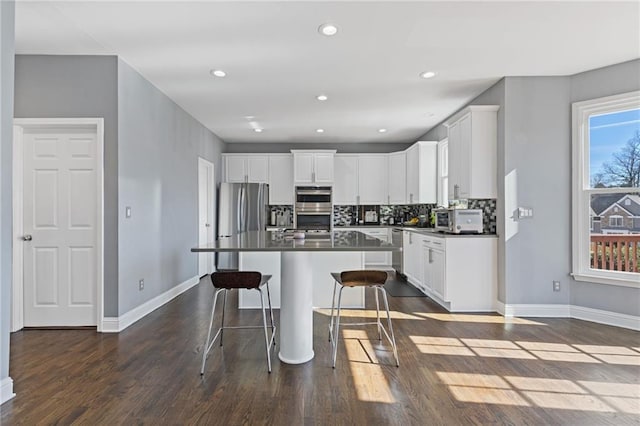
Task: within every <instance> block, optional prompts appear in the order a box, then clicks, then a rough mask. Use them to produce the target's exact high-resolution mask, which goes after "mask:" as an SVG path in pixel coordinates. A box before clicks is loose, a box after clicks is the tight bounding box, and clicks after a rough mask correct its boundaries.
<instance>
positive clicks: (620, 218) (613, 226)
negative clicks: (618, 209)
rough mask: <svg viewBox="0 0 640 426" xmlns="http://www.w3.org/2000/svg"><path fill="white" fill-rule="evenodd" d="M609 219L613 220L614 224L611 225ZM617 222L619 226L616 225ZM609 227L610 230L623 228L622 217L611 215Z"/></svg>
mask: <svg viewBox="0 0 640 426" xmlns="http://www.w3.org/2000/svg"><path fill="white" fill-rule="evenodd" d="M611 219H615V222H616V223H611ZM618 220H619V221H620V225H618V224H617V222H618ZM609 226H610V227H611V228H624V217H622V216H620V215H616V214H612V215H611V216H609Z"/></svg>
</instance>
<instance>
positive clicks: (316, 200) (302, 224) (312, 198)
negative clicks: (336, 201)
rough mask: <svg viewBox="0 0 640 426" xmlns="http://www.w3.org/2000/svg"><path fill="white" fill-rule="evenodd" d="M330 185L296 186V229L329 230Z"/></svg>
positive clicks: (330, 213) (330, 214) (331, 212)
mask: <svg viewBox="0 0 640 426" xmlns="http://www.w3.org/2000/svg"><path fill="white" fill-rule="evenodd" d="M331 196H332V191H331V187H330V186H298V187H296V204H295V206H294V207H295V209H294V211H295V214H294V218H295V223H294V227H295V228H296V229H304V230H307V229H314V230H327V231H328V230H330V229H331V224H332V223H331V222H332V221H331V218H332V214H333V204H332V199H331Z"/></svg>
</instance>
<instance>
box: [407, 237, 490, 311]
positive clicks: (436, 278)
mask: <svg viewBox="0 0 640 426" xmlns="http://www.w3.org/2000/svg"><path fill="white" fill-rule="evenodd" d="M422 246H423V250H422V253H423V256H422V257H423V264H422V266H423V282H422V285H420V286H419V287H420V288H421V289H422V291H424V292H425V293H426V294H427V295H428V296H430V297H431V298H432V299H433V300H435V301H436V302H438V303H439V304H440V305H442V306H444V307H445V308H446V309H447V310H449V311H451V312H492V311H495V309H496V300H497V289H498V285H497V282H498V273H497V249H498V239H497V238H491V237H477V236H476V237H474V236H469V237H461V236H455V237H446V236H437V237H436V236H429V235H427V236H424V237H423V242H422Z"/></svg>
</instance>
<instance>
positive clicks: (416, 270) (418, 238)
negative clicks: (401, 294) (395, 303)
mask: <svg viewBox="0 0 640 426" xmlns="http://www.w3.org/2000/svg"><path fill="white" fill-rule="evenodd" d="M422 240H423V235H422V234H419V233H417V232H413V231H406V230H405V231H403V233H402V262H403V264H402V270H403V271H404V274H405V275H406V276H407V280H409V282H410V283H411V284H413V285H415V286H417V287H420V288H421V287H422V280H423V274H424V271H423V259H422V256H423V254H424V251H423V247H422Z"/></svg>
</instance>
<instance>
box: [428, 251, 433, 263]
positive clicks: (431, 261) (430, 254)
mask: <svg viewBox="0 0 640 426" xmlns="http://www.w3.org/2000/svg"><path fill="white" fill-rule="evenodd" d="M429 263H433V249H429Z"/></svg>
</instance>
